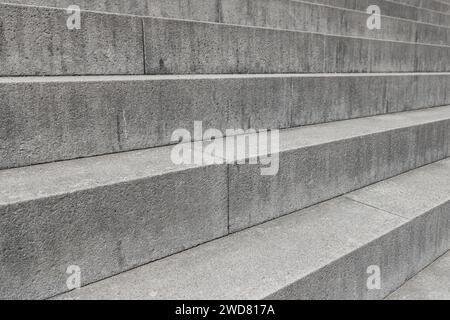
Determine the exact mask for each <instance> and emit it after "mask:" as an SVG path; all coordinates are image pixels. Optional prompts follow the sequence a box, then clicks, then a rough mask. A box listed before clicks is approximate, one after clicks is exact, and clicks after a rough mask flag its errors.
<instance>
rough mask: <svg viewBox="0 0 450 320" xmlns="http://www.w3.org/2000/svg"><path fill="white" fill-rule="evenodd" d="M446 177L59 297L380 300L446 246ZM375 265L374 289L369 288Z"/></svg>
mask: <svg viewBox="0 0 450 320" xmlns="http://www.w3.org/2000/svg"><path fill="white" fill-rule="evenodd" d="M448 170H450V161H449V160H444V161H441V162H438V163H435V164H432V165H429V166H426V167H423V168H420V169H417V170H414V171H410V172H408V173H405V174H403V175H400V176H397V177H395V178H392V179H390V180H387V181H384V182H381V183H378V184H376V185H374V186H372V187H370V188H365V189H362V190H360V191H358V192H356V193H353V194H350V195H347V196H343V197H340V198H337V199H334V200H330V201H327V202H325V203H322V204H319V205H316V206H314V207H311V208H308V209H304V210H301V211H298V212H296V213H293V214H291V215H288V216H285V217H283V218H280V219H277V220H274V221H271V222H268V223H265V224H263V225H259V226H257V227H253V228H251V229H248V230H245V231H243V232H240V233H237V234H233V235H231V236H228V237H225V238H222V239H219V240H216V241H213V242H210V243H207V244H204V245H201V246H199V247H197V248H193V249H190V250H187V251H185V252H183V253H180V254H177V255H174V256H171V257H168V258H165V259H162V260H159V261H157V262H154V263H150V264H148V265H146V266H143V267H140V268H137V269H135V270H132V271H129V272H125V273H123V274H120V275H118V276H116V277H113V278H110V279H106V280H104V281H101V282H98V283H95V284H92V285H89V286H86V287H84V288H82V289H80V290H76V291H73V292H71V293H68V294H65V295H62V296H59V297H56V299H252V300H253V299H254V300H256V299H264V298H272V299H379V298H383V297H385V296H386V295H388V294H389V293H391V292H392V291H393V290H395V289H396V288H398V287H399V286H400V285H401V284H403V283H404V281H406V280H407V279H409V278H410V277H411V276H413V275H414V274H416V273H417V272H418V271H419V270H421V269H422V268H423V267H425V266H426V265H427V264H428V263H430V262H432V261H433V260H434V259H435V258H436V257H438V256H439V255H440V254H442V253H443V252H445V251H446V250H448V249H449V248H450V231H449V230H450V196H449V194H450V177H449V175H448ZM424 190H426V192H423V191H424ZM417 195H420V196H419V197H417ZM375 205H376V207H377V208H379V209H376V208H375V207H374V206H375ZM371 266H378V267H379V268H380V269H379V271H380V272H381V283H380V284H381V288H380V290H369V289H368V287H367V283H368V277H369V276H370V275H372V274H373V272H374V269H369V267H371ZM368 270H370V273H367V272H368Z"/></svg>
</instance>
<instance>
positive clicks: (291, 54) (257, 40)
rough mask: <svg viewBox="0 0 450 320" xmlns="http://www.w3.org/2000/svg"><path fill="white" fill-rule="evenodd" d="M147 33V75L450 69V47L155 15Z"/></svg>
mask: <svg viewBox="0 0 450 320" xmlns="http://www.w3.org/2000/svg"><path fill="white" fill-rule="evenodd" d="M144 34H145V43H146V46H145V50H146V73H147V74H199V73H212V74H217V73H317V72H415V71H418V72H426V71H446V70H450V47H440V46H430V45H419V44H412V43H401V42H388V41H378V40H368V39H358V38H348V37H335V36H323V35H320V34H311V33H301V32H289V31H279V30H271V29H259V28H243V27H237V26H231V25H219V24H215V25H214V24H204V23H197V22H189V21H173V20H172V21H170V20H158V19H149V18H145V19H144ZM162 35H164V36H162Z"/></svg>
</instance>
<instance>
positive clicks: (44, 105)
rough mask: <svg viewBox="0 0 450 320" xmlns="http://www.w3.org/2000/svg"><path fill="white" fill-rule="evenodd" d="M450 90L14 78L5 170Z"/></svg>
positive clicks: (379, 81) (386, 81) (2, 153)
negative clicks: (200, 130)
mask: <svg viewBox="0 0 450 320" xmlns="http://www.w3.org/2000/svg"><path fill="white" fill-rule="evenodd" d="M87 79H89V78H87ZM449 87H450V74H449V75H447V74H442V75H377V76H364V75H361V76H355V75H341V76H329V75H323V76H311V77H309V76H292V77H281V76H280V77H254V78H253V77H242V78H240V77H232V78H220V77H217V78H208V79H201V78H199V79H186V78H185V79H177V80H175V79H159V80H158V79H152V80H130V81H111V80H107V79H105V80H103V81H100V80H99V81H93V80H89V81H88V82H82V81H72V82H68V81H61V82H58V81H49V82H46V81H43V82H41V81H35V82H22V81H21V80H19V81H16V80H11V82H4V83H0V99H1V101H3V104H2V105H0V113H1V114H2V115H3V117H2V118H0V137H2V139H1V141H2V145H3V146H4V147H3V148H2V149H0V169H5V168H13V167H20V166H27V165H31V164H37V163H44V162H52V161H58V160H68V159H74V158H79V157H87V156H94V155H101V154H108V153H113V152H119V151H130V150H135V149H142V148H149V147H155V146H162V145H168V144H170V143H171V136H172V133H173V132H174V131H175V130H177V129H179V128H186V129H188V130H191V131H192V130H193V125H194V121H202V122H203V127H204V129H205V130H206V129H208V128H216V129H219V130H221V131H222V132H225V131H226V130H227V129H233V128H241V129H244V130H246V129H250V128H254V129H275V128H289V127H296V126H302V125H310V124H317V123H323V122H330V121H334V120H345V119H351V118H357V117H365V116H372V115H377V114H383V113H390V112H399V111H407V110H414V109H420V108H426V107H432V106H441V105H450V95H448V92H447V89H448V88H449ZM387 102H389V103H387Z"/></svg>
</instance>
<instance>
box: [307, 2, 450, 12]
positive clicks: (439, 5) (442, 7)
mask: <svg viewBox="0 0 450 320" xmlns="http://www.w3.org/2000/svg"><path fill="white" fill-rule="evenodd" d="M308 1H310V2H315V3H321V4H327V5H331V6H339V7H344V8H358V4H357V3H358V2H361V4H360V5H362V6H363V8H367V7H368V6H369V5H370V4H375V5H379V4H382V5H386V1H383V0H308ZM367 1H368V2H369V5H367V6H366V4H367ZM392 2H394V4H397V5H398V6H403V7H404V6H405V5H406V6H410V7H413V8H418V9H426V10H433V11H437V12H441V13H450V4H447V3H443V2H442V1H434V0H394V1H392ZM404 9H405V10H408V8H404Z"/></svg>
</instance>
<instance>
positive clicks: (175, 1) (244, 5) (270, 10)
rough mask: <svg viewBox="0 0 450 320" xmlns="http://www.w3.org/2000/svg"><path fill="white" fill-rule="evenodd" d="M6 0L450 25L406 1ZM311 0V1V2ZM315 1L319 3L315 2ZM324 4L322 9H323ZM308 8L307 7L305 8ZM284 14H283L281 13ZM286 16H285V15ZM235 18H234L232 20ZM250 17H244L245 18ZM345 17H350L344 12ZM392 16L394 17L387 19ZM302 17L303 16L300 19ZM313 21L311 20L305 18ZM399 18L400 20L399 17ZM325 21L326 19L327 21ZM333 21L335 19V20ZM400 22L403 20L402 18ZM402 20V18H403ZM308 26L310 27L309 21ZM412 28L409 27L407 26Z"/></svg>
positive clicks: (221, 15) (154, 12)
mask: <svg viewBox="0 0 450 320" xmlns="http://www.w3.org/2000/svg"><path fill="white" fill-rule="evenodd" d="M2 2H7V3H17V4H27V5H40V6H52V7H59V8H67V7H68V6H69V5H72V4H76V5H78V6H80V8H82V9H84V10H95V11H102V12H113V13H123V14H134V15H141V16H145V15H149V16H154V17H166V18H176V19H188V20H199V21H211V22H222V23H233V22H232V21H234V20H235V18H237V17H241V18H242V17H245V16H244V15H243V14H244V13H250V12H251V13H252V14H253V18H252V17H251V16H247V18H250V19H256V20H259V21H260V22H262V21H263V19H261V18H262V17H264V16H273V15H274V14H276V15H277V16H278V18H277V19H275V20H274V19H271V20H267V22H279V23H285V22H286V21H290V20H292V19H300V18H301V19H311V16H310V15H303V14H298V13H300V12H302V10H298V9H299V8H303V10H307V8H308V7H310V8H311V6H312V7H314V8H315V9H314V10H321V11H322V13H324V12H327V11H328V12H335V14H336V13H337V12H338V11H336V9H351V10H357V11H360V12H351V11H348V10H347V14H348V15H353V16H361V14H362V15H364V16H365V17H366V19H367V14H366V10H367V8H368V7H369V6H370V5H378V6H379V7H380V9H381V13H382V15H383V16H386V17H395V18H402V19H408V20H412V21H418V22H425V23H430V24H434V25H443V26H450V15H449V14H443V13H442V12H437V11H430V10H428V9H421V8H417V7H413V6H408V5H404V4H401V3H396V2H392V1H387V0H358V1H336V0H332V1H329V0H317V1H314V0H311V1H307V2H305V1H287V0H284V1H280V0H134V1H118V0H95V1H93V0H3V1H2ZM308 2H309V3H308ZM311 3H315V4H314V5H311ZM316 4H326V5H327V6H328V8H326V7H318V6H317V5H316ZM286 7H289V8H291V9H289V11H291V13H292V12H293V11H292V9H293V8H297V9H295V10H296V11H297V12H296V14H295V16H293V15H292V14H291V15H288V16H285V14H286V12H285V11H284V10H280V8H286ZM320 8H321V9H320ZM303 12H305V11H303ZM280 14H281V15H280ZM283 16H284V18H283V19H282V17H283ZM230 18H231V20H230ZM247 18H243V19H244V20H245V19H247ZM343 18H344V21H345V19H346V17H345V15H344V17H343ZM383 20H390V19H383ZM297 21H300V20H297ZM304 21H310V20H304ZM397 21H398V20H397ZM323 22H325V21H323ZM329 22H330V23H335V22H334V21H333V19H332V20H330V21H329ZM398 22H399V21H398ZM399 23H401V22H399ZM305 27H308V26H306V25H305ZM403 31H408V30H403Z"/></svg>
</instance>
